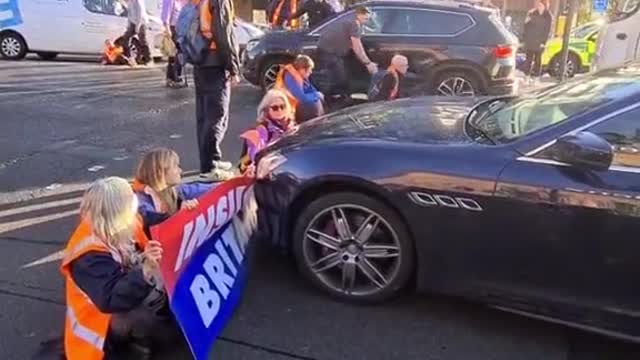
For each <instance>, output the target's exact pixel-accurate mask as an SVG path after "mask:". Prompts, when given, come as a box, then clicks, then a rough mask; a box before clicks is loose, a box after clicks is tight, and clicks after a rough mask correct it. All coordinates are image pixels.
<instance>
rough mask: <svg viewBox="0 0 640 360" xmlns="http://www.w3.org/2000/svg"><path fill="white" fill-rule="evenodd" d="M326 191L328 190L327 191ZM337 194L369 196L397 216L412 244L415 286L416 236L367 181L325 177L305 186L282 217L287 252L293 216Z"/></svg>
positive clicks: (395, 208)
mask: <svg viewBox="0 0 640 360" xmlns="http://www.w3.org/2000/svg"><path fill="white" fill-rule="evenodd" d="M327 189H330V190H329V191H327ZM337 192H355V193H360V194H364V195H367V196H370V197H372V198H374V199H376V200H378V201H380V202H382V203H383V204H384V205H385V206H387V207H389V209H390V210H392V211H393V212H395V213H396V215H398V217H399V218H400V221H402V224H403V225H404V226H405V227H406V229H407V232H408V233H409V236H410V237H411V238H410V241H411V243H412V244H413V250H414V252H413V254H414V259H413V260H414V265H415V266H414V269H413V273H412V280H411V283H412V284H415V275H416V274H418V273H419V272H418V267H419V266H420V263H419V261H418V257H417V255H418V252H417V244H416V234H415V233H414V232H413V230H412V228H411V227H410V226H409V223H408V222H407V219H406V218H405V216H403V212H402V210H401V209H400V207H399V206H398V205H397V204H396V203H394V202H393V201H392V200H391V199H390V198H389V196H388V195H387V194H385V190H384V189H382V188H381V187H380V186H378V185H377V184H375V183H373V182H369V181H363V180H362V179H361V178H355V177H351V176H326V177H322V178H318V179H314V180H312V181H310V182H309V183H307V184H305V185H304V187H303V188H301V189H300V190H299V191H298V192H297V193H296V194H295V195H294V197H293V199H292V201H291V202H290V204H289V207H288V211H287V214H286V216H285V217H284V218H285V219H287V221H288V222H286V223H285V224H284V225H285V227H284V230H285V234H284V235H285V237H286V247H287V251H291V247H292V244H293V242H292V237H293V232H294V229H295V226H296V223H297V221H298V216H296V215H294V214H298V215H299V214H300V213H301V212H302V211H303V210H304V207H305V206H306V205H308V204H310V203H311V202H313V201H314V200H316V199H318V198H320V197H321V196H323V195H327V194H329V193H337Z"/></svg>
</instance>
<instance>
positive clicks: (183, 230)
mask: <svg viewBox="0 0 640 360" xmlns="http://www.w3.org/2000/svg"><path fill="white" fill-rule="evenodd" d="M252 193H253V192H252V179H249V178H235V179H232V180H229V181H225V182H223V183H221V184H219V185H218V186H216V187H215V188H214V189H213V190H211V191H209V192H208V193H207V194H205V195H204V196H202V197H201V198H200V199H198V201H199V205H198V207H197V208H196V209H194V210H182V211H180V212H178V213H177V214H175V215H174V216H172V217H171V218H169V219H168V220H167V221H165V222H163V223H161V224H159V225H157V226H154V227H152V228H151V234H152V237H153V238H154V239H156V240H158V241H159V242H160V243H161V244H162V247H163V250H164V251H163V256H162V260H161V261H160V271H161V273H162V277H163V280H164V283H165V287H166V289H167V293H168V295H169V301H170V306H171V310H172V311H173V313H174V315H175V317H176V320H177V321H178V323H179V324H180V327H181V328H182V331H183V333H184V335H185V337H186V339H187V342H188V343H189V346H190V348H191V352H192V353H193V355H194V357H195V358H196V359H197V360H201V359H206V358H207V356H208V354H209V351H210V350H211V348H212V346H213V343H214V342H215V339H216V338H217V337H218V335H219V334H220V333H221V332H222V330H223V329H224V326H225V325H226V323H227V322H228V320H229V319H230V317H231V315H232V314H233V311H234V310H235V308H236V306H237V305H238V303H239V300H240V297H241V295H242V289H243V287H244V284H245V280H246V273H247V269H246V261H245V258H246V257H245V250H246V248H247V244H248V241H249V236H250V235H251V230H250V228H251V224H250V222H251V220H250V218H251V216H252V215H253V214H249V213H248V212H252V211H254V208H255V206H251V205H252V204H251V202H254V201H255V200H254V199H253V196H252V195H251V194H252ZM248 209H249V211H248ZM241 210H242V212H241ZM239 212H241V213H240V214H239ZM240 215H242V217H241V216H240Z"/></svg>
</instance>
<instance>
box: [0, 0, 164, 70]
mask: <svg viewBox="0 0 640 360" xmlns="http://www.w3.org/2000/svg"><path fill="white" fill-rule="evenodd" d="M120 1H124V0H0V56H2V57H4V58H7V59H16V60H17V59H22V58H24V57H25V55H26V54H27V53H28V52H34V53H37V54H38V55H39V56H40V57H42V58H44V59H52V58H55V57H56V56H57V55H58V54H59V53H68V54H86V55H94V54H100V53H102V50H103V47H104V41H105V40H107V39H111V40H115V39H116V38H118V37H120V36H121V35H122V34H123V33H124V32H125V30H126V28H127V13H126V9H125V8H124V7H123V6H122V5H121V2H120ZM147 3H148V4H149V5H151V6H157V1H156V0H150V1H147ZM152 9H153V8H152ZM152 9H149V10H152ZM153 10H155V9H153ZM150 12H151V11H150ZM162 33H163V27H162V23H161V21H160V19H159V18H157V17H154V16H151V17H150V21H149V26H148V28H147V41H148V42H149V48H150V50H151V56H152V57H161V56H162V54H161V53H160V51H159V49H157V48H156V46H154V43H155V42H156V41H158V40H159V39H160V38H161V34H162Z"/></svg>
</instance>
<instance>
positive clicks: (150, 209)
mask: <svg viewBox="0 0 640 360" xmlns="http://www.w3.org/2000/svg"><path fill="white" fill-rule="evenodd" d="M181 174H182V169H181V168H180V157H178V154H177V153H176V152H175V151H173V150H170V149H166V148H158V149H155V150H151V151H149V152H148V153H146V154H145V155H144V156H143V157H142V160H140V163H138V168H137V170H136V176H135V180H134V183H133V191H134V192H135V194H136V195H137V197H138V202H139V205H138V213H139V214H140V216H142V219H143V222H144V227H145V230H146V231H147V234H148V229H149V228H150V227H151V226H153V225H156V224H158V223H161V222H163V221H164V220H166V219H167V218H168V217H169V216H171V215H173V214H175V213H176V212H177V211H178V210H180V209H182V208H187V209H193V208H195V207H196V206H198V200H197V198H199V197H200V196H202V195H203V194H204V193H206V192H207V191H209V190H210V189H211V188H212V187H213V186H212V185H211V184H203V183H192V184H181V183H180V182H181V180H182V179H181Z"/></svg>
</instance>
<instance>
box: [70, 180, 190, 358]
mask: <svg viewBox="0 0 640 360" xmlns="http://www.w3.org/2000/svg"><path fill="white" fill-rule="evenodd" d="M137 206H138V204H137V197H136V196H135V194H134V193H133V191H132V190H131V186H130V185H129V183H128V182H127V181H126V180H124V179H122V178H117V177H110V178H106V179H101V180H98V181H96V182H94V183H93V184H92V185H91V186H90V187H89V189H88V190H87V192H86V193H85V195H84V197H83V199H82V204H81V207H80V224H79V225H78V227H77V228H76V230H75V231H74V233H73V235H72V236H71V239H70V240H69V242H68V243H67V247H66V249H65V250H64V258H63V261H62V266H61V271H62V273H63V275H64V277H65V287H66V303H67V310H66V319H65V335H64V337H65V339H64V342H65V354H66V358H67V359H69V360H99V359H103V358H105V359H148V358H149V357H150V354H151V351H152V349H153V348H154V347H155V346H156V345H159V344H164V343H171V342H173V340H178V339H179V337H178V336H179V333H178V332H177V328H176V326H175V322H174V318H173V317H172V315H171V312H170V311H169V308H168V305H167V300H166V299H167V298H166V294H165V293H164V290H162V283H161V282H160V281H159V279H160V277H159V276H158V274H159V268H158V264H159V261H160V259H161V257H162V248H161V245H160V243H158V242H157V241H153V240H151V241H150V240H148V238H147V237H146V235H145V234H144V232H143V231H142V226H141V224H140V222H139V221H138V218H137V215H136V208H137Z"/></svg>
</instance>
